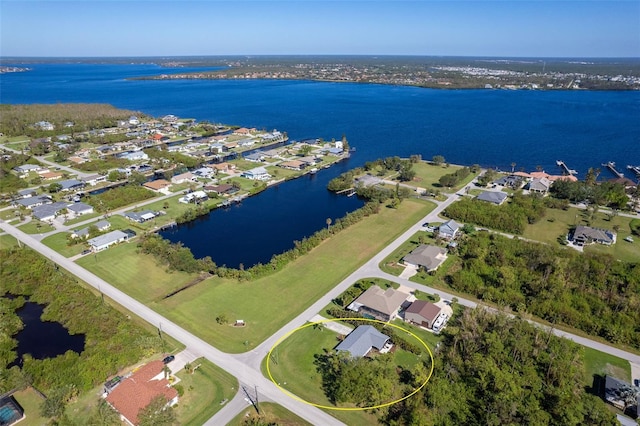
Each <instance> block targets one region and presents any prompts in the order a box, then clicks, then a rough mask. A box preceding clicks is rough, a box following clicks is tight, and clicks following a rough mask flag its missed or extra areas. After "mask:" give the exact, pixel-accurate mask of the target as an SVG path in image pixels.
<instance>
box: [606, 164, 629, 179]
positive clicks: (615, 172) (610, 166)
mask: <svg viewBox="0 0 640 426" xmlns="http://www.w3.org/2000/svg"><path fill="white" fill-rule="evenodd" d="M602 167H606V168H607V169H609V170H610V171H611V173H613V174H614V175H616V176H618V177H619V178H623V177H624V174H623V173H620V172H619V171H617V170H616V163H614V162H613V161H609V162H606V163H603V164H602Z"/></svg>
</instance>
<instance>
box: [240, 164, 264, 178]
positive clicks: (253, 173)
mask: <svg viewBox="0 0 640 426" xmlns="http://www.w3.org/2000/svg"><path fill="white" fill-rule="evenodd" d="M241 176H242V177H245V178H247V179H251V180H263V181H264V180H269V179H271V175H270V174H269V172H267V169H265V168H264V167H256V168H255V169H251V170H247V171H244V172H242V175H241Z"/></svg>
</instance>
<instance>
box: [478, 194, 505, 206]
mask: <svg viewBox="0 0 640 426" xmlns="http://www.w3.org/2000/svg"><path fill="white" fill-rule="evenodd" d="M507 197H508V195H507V194H506V193H505V192H501V191H484V192H483V193H481V194H480V195H478V197H477V199H478V200H480V201H486V202H488V203H492V204H495V205H497V206H499V205H501V204H502V203H504V202H505V200H506V199H507Z"/></svg>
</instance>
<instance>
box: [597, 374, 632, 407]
mask: <svg viewBox="0 0 640 426" xmlns="http://www.w3.org/2000/svg"><path fill="white" fill-rule="evenodd" d="M603 397H604V400H605V401H607V402H608V403H609V404H611V405H613V406H614V407H616V408H618V409H620V410H622V411H624V412H625V413H629V414H631V415H632V416H634V417H636V418H640V388H638V387H636V386H632V385H631V384H630V383H627V382H623V381H622V380H618V379H616V378H615V377H611V376H609V375H607V376H605V381H604V395H603Z"/></svg>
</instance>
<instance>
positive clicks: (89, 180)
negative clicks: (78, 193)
mask: <svg viewBox="0 0 640 426" xmlns="http://www.w3.org/2000/svg"><path fill="white" fill-rule="evenodd" d="M80 180H81V181H83V182H84V183H85V184H87V185H90V186H96V185H97V184H99V183H100V182H106V181H107V177H106V176H103V175H98V174H95V175H90V176H85V177H83V178H80Z"/></svg>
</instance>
